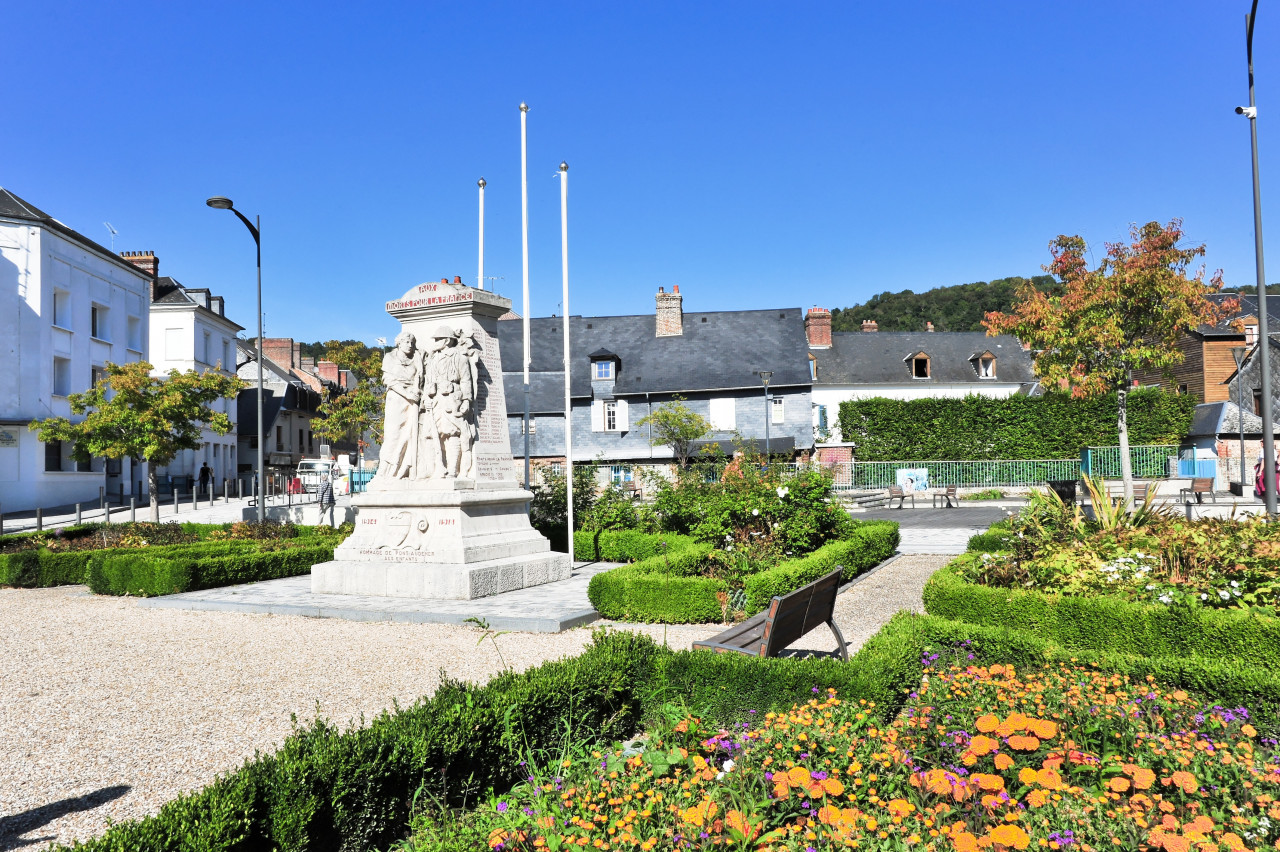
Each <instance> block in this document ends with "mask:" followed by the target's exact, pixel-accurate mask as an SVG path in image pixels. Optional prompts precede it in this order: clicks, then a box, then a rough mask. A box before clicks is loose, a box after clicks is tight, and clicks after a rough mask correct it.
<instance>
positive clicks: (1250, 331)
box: [1244, 325, 1258, 346]
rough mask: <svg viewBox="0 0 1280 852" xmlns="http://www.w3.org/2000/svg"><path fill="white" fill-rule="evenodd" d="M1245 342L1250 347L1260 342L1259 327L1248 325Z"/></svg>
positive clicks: (1245, 331) (1245, 328)
mask: <svg viewBox="0 0 1280 852" xmlns="http://www.w3.org/2000/svg"><path fill="white" fill-rule="evenodd" d="M1244 342H1245V343H1246V344H1248V345H1249V346H1252V345H1253V344H1255V343H1257V342H1258V327H1257V326H1256V325H1246V326H1245V327H1244Z"/></svg>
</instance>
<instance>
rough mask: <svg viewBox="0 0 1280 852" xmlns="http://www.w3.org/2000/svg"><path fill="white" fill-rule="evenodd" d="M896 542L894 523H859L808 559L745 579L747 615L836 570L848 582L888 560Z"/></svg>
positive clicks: (804, 557) (896, 531)
mask: <svg viewBox="0 0 1280 852" xmlns="http://www.w3.org/2000/svg"><path fill="white" fill-rule="evenodd" d="M900 539H901V536H900V535H899V533H898V524H897V522H895V521H866V522H863V523H861V524H859V525H858V527H857V528H856V529H855V530H854V531H853V533H852V534H850V535H849V537H848V538H845V539H842V540H840V541H833V542H831V543H830V544H826V545H823V546H822V547H820V548H818V549H817V550H815V551H814V552H813V553H810V554H809V555H808V556H802V557H800V558H799V559H792V560H789V561H787V562H783V563H782V564H780V565H778V566H776V567H774V568H771V569H769V570H768V571H761V572H760V573H759V574H753V575H751V576H750V577H748V578H747V579H746V581H745V583H744V586H745V588H746V592H747V611H748V612H759V611H760V610H762V609H764V608H765V607H767V606H768V605H769V601H771V600H773V598H774V596H775V595H785V594H787V592H793V591H795V590H796V589H798V588H800V587H801V586H806V585H808V584H809V583H812V582H813V581H814V580H816V579H818V578H819V577H821V576H823V575H824V574H828V573H830V572H831V571H833V570H835V568H836V567H838V566H843V567H844V573H843V574H842V575H841V577H842V579H843V580H844V581H845V582H848V581H849V580H852V579H853V578H854V577H857V576H858V575H859V574H862V573H863V572H865V571H869V570H870V569H872V568H874V567H875V566H877V565H879V564H880V563H881V562H883V561H884V560H886V559H888V558H889V557H890V556H892V555H893V554H894V551H896V550H897V549H898V542H899V541H900Z"/></svg>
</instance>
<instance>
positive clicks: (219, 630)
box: [0, 555, 948, 850]
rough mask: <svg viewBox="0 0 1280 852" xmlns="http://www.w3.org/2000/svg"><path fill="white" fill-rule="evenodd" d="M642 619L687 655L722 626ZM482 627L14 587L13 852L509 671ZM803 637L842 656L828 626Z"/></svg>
mask: <svg viewBox="0 0 1280 852" xmlns="http://www.w3.org/2000/svg"><path fill="white" fill-rule="evenodd" d="M947 558H948V557H944V556H915V555H909V556H902V557H899V558H898V559H896V560H894V561H893V562H892V563H889V564H887V565H885V566H883V567H882V568H880V569H878V570H877V571H875V572H873V573H872V574H870V575H868V576H867V577H866V578H864V579H863V580H862V581H861V582H859V583H857V584H856V585H854V586H853V587H852V588H851V589H849V590H848V591H847V592H845V594H843V595H841V596H840V600H839V602H838V604H837V615H836V618H837V623H839V624H840V627H841V630H842V631H843V632H844V634H845V638H846V640H847V641H848V642H849V644H850V649H851V650H853V649H854V648H856V647H858V646H860V645H861V644H862V642H864V641H865V640H866V639H867V637H869V636H870V635H871V634H873V633H874V632H875V631H876V630H877V629H878V628H879V626H880V624H882V623H883V622H884V621H886V620H888V618H889V617H890V616H892V615H893V613H894V612H897V611H898V610H899V609H912V610H917V611H918V610H920V609H921V603H920V590H921V588H922V587H923V585H924V581H925V579H927V578H928V576H929V574H931V573H932V572H933V571H934V570H936V569H937V568H938V567H940V566H941V565H942V564H943V563H944V562H945V561H946V559H947ZM620 626H625V627H627V628H628V629H636V630H640V631H642V632H645V633H648V634H649V635H651V636H653V637H654V638H655V639H657V640H658V641H659V642H661V641H663V638H664V633H665V640H666V642H667V644H668V645H670V646H671V647H672V648H687V647H689V645H690V643H692V642H693V641H695V640H696V639H701V638H706V637H708V636H712V635H714V634H715V633H717V632H719V630H720V628H719V627H717V626H715V625H696V626H671V627H668V628H666V629H665V631H664V629H663V627H662V626H661V625H658V626H649V625H644V626H631V625H620ZM479 636H480V634H479V632H478V631H476V630H474V629H471V628H463V627H456V626H452V625H438V624H393V623H362V622H349V621H340V620H337V619H310V618H298V617H292V616H271V615H244V614H239V613H220V612H190V611H183V610H168V609H144V608H141V607H138V606H136V605H135V602H134V601H132V600H129V599H124V598H111V597H98V596H95V595H91V594H89V593H87V592H86V591H85V589H84V587H83V586H65V587H62V588H57V589H0V648H3V649H4V653H3V654H0V684H3V686H4V688H3V689H0V731H3V736H0V850H8V849H17V848H21V847H25V846H33V845H37V844H44V843H47V842H49V841H51V840H52V841H58V842H66V841H70V840H72V839H85V838H88V837H92V836H95V835H98V834H100V833H102V832H103V831H104V830H105V829H106V826H107V820H108V819H110V820H113V821H120V820H124V819H130V818H135V817H139V816H143V815H146V814H151V813H155V812H156V811H157V810H158V809H159V807H160V805H162V804H163V803H164V802H166V801H168V800H169V799H171V798H173V797H174V796H175V795H177V794H178V793H181V792H185V791H190V790H194V789H198V788H200V787H203V786H204V785H206V784H208V783H209V782H210V781H211V780H213V778H214V777H215V776H216V775H218V774H219V773H222V772H226V771H228V770H231V769H234V768H235V767H237V766H238V765H239V764H240V763H242V762H243V761H244V760H245V759H246V758H248V757H251V756H252V755H253V753H254V751H255V750H264V751H267V750H272V749H274V748H276V747H277V746H279V744H280V743H281V741H282V740H283V739H284V738H285V737H286V736H287V735H288V734H289V732H290V730H291V729H292V722H291V716H292V715H294V714H296V715H297V717H298V719H299V720H301V721H304V722H305V721H307V720H310V719H312V718H314V717H315V716H316V714H317V712H318V713H319V714H320V715H323V716H325V717H326V718H329V719H331V720H334V721H337V722H343V723H345V722H347V721H349V720H356V721H358V720H359V719H360V718H361V717H363V718H366V719H368V718H370V717H372V716H374V715H376V714H377V713H378V712H379V711H381V710H383V709H384V708H387V707H390V706H391V705H392V703H393V702H399V703H400V704H409V703H412V702H413V701H414V700H416V699H417V698H418V697H420V696H422V695H427V694H430V693H431V692H432V691H433V690H434V689H435V688H436V686H437V685H438V684H439V682H440V673H441V670H442V669H443V670H444V671H445V672H447V673H448V674H449V675H450V676H453V677H456V678H461V679H464V680H470V681H476V682H482V681H485V680H487V679H488V678H490V677H492V676H493V675H494V674H497V673H498V672H499V671H501V669H502V667H503V663H502V661H501V660H500V659H499V658H498V654H497V651H496V650H495V649H494V648H493V647H492V646H491V645H490V644H489V643H487V642H486V643H485V644H484V645H482V646H477V640H478V638H479ZM590 638H591V632H590V630H589V629H578V630H570V631H567V632H565V633H559V634H545V633H543V634H530V633H511V634H507V635H505V636H501V637H499V638H498V639H497V645H498V648H500V649H501V652H502V655H503V657H504V658H505V660H506V663H507V664H509V665H511V666H512V667H513V668H515V669H517V670H522V669H525V668H528V667H529V666H532V665H536V664H537V663H540V662H542V661H544V660H549V659H556V658H559V657H563V656H567V655H573V654H577V653H578V652H579V651H580V650H581V649H582V648H583V646H584V645H586V644H587V643H588V642H589V641H590ZM797 646H798V647H812V648H816V649H824V650H826V649H830V648H832V647H834V642H833V641H832V639H831V637H830V634H829V633H827V632H825V631H823V630H817V631H814V632H813V633H812V634H810V635H809V636H808V637H806V639H805V640H801V642H799V643H797Z"/></svg>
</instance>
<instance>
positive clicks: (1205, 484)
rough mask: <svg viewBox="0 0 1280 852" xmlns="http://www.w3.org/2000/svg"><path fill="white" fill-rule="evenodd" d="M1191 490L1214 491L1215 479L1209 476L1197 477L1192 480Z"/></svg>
mask: <svg viewBox="0 0 1280 852" xmlns="http://www.w3.org/2000/svg"><path fill="white" fill-rule="evenodd" d="M1191 490H1192V491H1212V490H1213V480H1212V479H1211V478H1209V477H1207V476H1205V477H1196V478H1195V479H1193V480H1191Z"/></svg>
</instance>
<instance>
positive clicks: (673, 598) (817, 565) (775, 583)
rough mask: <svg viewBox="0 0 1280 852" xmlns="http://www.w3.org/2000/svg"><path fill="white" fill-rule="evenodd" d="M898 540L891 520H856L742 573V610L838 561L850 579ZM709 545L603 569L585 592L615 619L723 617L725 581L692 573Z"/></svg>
mask: <svg viewBox="0 0 1280 852" xmlns="http://www.w3.org/2000/svg"><path fill="white" fill-rule="evenodd" d="M650 538H654V539H657V538H663V537H662V536H651V537H650ZM678 538H685V537H683V536H680V537H678ZM686 540H687V541H691V540H688V539H686ZM898 540H899V535H898V525H897V523H895V522H893V521H866V522H863V523H859V524H858V526H857V527H856V528H855V529H854V531H853V532H852V533H851V534H850V536H849V537H848V538H846V539H843V540H841V541H835V542H831V543H830V544H826V545H823V546H822V547H820V548H818V549H817V550H815V551H814V552H813V553H810V554H809V555H807V556H803V557H800V558H798V559H791V560H788V561H786V562H783V563H781V564H779V565H777V566H775V567H773V568H770V569H767V570H764V571H761V572H759V573H757V574H753V575H751V576H749V577H747V578H746V580H745V581H744V589H745V591H746V595H747V610H748V612H750V613H754V612H759V611H760V610H762V609H764V608H765V607H766V606H768V605H769V601H770V600H771V599H772V598H773V597H774V596H775V595H785V594H787V593H788V592H792V591H795V590H796V589H798V588H800V587H802V586H805V585H807V584H809V583H812V582H813V581H814V580H816V579H818V578H819V577H821V576H822V575H823V574H826V573H829V572H830V571H831V570H832V569H833V568H835V567H836V566H837V565H843V566H844V569H845V571H844V579H845V580H851V579H853V578H854V577H856V576H858V575H859V574H861V573H863V572H864V571H866V570H868V569H870V568H873V567H874V566H876V565H878V564H880V563H881V562H883V561H884V560H885V559H888V558H889V557H890V556H892V555H893V552H894V551H895V550H896V549H897V547H898ZM576 545H577V542H575V546H576ZM638 549H639V548H638V547H637V550H638ZM711 550H712V546H711V545H709V544H697V543H690V544H688V545H687V546H686V547H683V548H680V549H674V550H671V551H668V552H667V553H664V554H662V555H659V556H653V557H650V558H648V559H642V560H640V561H638V562H634V563H632V564H630V565H624V566H622V567H620V568H614V569H613V570H611V571H603V572H601V573H599V574H596V575H595V576H594V577H592V578H591V582H590V584H589V585H588V587H587V597H588V598H589V599H590V600H591V605H592V606H594V607H595V608H596V610H597V611H598V612H599V613H600V614H601V615H602V616H604V617H605V618H609V619H613V620H615V621H640V622H646V623H657V624H706V623H709V622H717V621H721V620H723V619H724V616H725V611H726V609H725V607H726V604H727V597H726V596H727V595H728V593H729V589H730V586H729V583H728V582H727V581H725V580H721V579H717V578H713V577H702V576H695V575H697V574H698V572H700V571H701V569H702V565H703V563H704V562H705V560H706V558H707V555H708V554H709V553H710V552H711Z"/></svg>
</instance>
